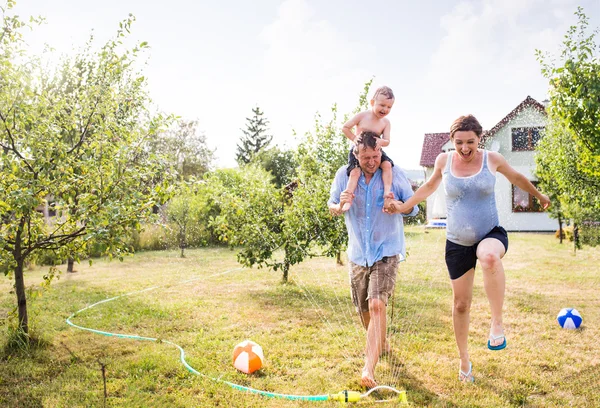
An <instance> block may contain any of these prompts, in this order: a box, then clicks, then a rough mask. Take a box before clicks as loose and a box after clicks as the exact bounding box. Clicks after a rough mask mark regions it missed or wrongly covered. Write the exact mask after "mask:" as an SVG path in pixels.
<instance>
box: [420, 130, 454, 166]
mask: <svg viewBox="0 0 600 408" xmlns="http://www.w3.org/2000/svg"><path fill="white" fill-rule="evenodd" d="M448 140H450V132H446V133H425V139H423V149H422V150H421V162H420V164H421V166H423V167H433V164H434V163H435V158H436V157H437V156H438V154H440V153H441V152H442V146H443V145H444V144H445V143H446V142H447V141H448Z"/></svg>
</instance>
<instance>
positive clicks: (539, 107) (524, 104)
mask: <svg viewBox="0 0 600 408" xmlns="http://www.w3.org/2000/svg"><path fill="white" fill-rule="evenodd" d="M530 106H531V107H532V108H534V109H536V110H537V111H539V112H541V113H543V114H544V115H546V114H547V113H546V107H545V106H544V105H542V104H541V103H539V102H538V101H536V100H535V99H533V98H532V97H531V96H529V95H527V98H525V100H524V101H523V102H521V103H520V104H519V106H517V107H516V108H514V109H513V110H512V111H511V112H510V113H509V114H508V115H506V116H505V117H504V119H502V120H501V121H500V122H498V123H496V126H494V127H493V128H491V129H490V130H488V131H487V132H483V135H482V137H481V143H480V144H482V145H483V144H484V143H485V142H486V140H487V139H489V138H491V137H494V135H495V134H496V133H497V132H498V131H499V130H500V129H502V128H503V127H504V126H505V125H506V124H507V123H508V122H510V121H511V120H513V119H514V118H515V117H516V116H517V115H518V114H519V113H521V112H522V111H523V110H524V109H525V108H527V107H530Z"/></svg>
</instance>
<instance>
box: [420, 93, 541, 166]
mask: <svg viewBox="0 0 600 408" xmlns="http://www.w3.org/2000/svg"><path fill="white" fill-rule="evenodd" d="M527 107H532V108H534V109H536V110H538V111H539V112H541V113H543V114H546V107H545V106H544V105H542V104H541V103H539V102H538V101H536V100H535V99H533V98H532V97H531V96H527V98H525V100H524V101H523V102H521V103H520V104H519V105H518V106H517V107H516V108H514V109H513V110H512V111H511V112H510V113H509V114H508V115H506V116H505V117H504V118H503V119H502V120H501V121H500V122H498V123H497V124H496V125H495V126H494V127H493V128H491V129H490V130H487V131H484V132H483V134H482V136H481V141H480V143H479V145H480V146H483V145H484V143H485V142H486V140H487V139H489V138H491V137H493V136H494V135H495V134H496V133H497V132H498V131H499V130H500V129H502V128H503V127H504V126H505V125H506V124H507V123H508V122H510V121H511V120H512V119H514V118H515V116H517V115H518V114H519V113H521V112H522V111H523V110H524V109H525V108H527ZM448 140H450V132H446V133H425V138H424V139H423V149H422V150H421V162H420V165H421V166H423V167H433V165H434V164H435V158H436V157H437V156H438V154H440V153H441V152H442V146H443V145H444V144H445V143H446V142H447V141H448Z"/></svg>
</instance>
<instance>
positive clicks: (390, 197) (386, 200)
mask: <svg viewBox="0 0 600 408" xmlns="http://www.w3.org/2000/svg"><path fill="white" fill-rule="evenodd" d="M393 201H394V193H392V192H391V191H390V192H389V193H385V194H384V195H383V210H384V212H389V213H393V212H394V210H395V206H394V204H392V202H393Z"/></svg>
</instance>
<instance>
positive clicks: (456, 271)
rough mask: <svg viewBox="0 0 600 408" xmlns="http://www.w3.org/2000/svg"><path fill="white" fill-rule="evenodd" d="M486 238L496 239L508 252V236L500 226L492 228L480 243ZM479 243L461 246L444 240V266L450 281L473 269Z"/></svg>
mask: <svg viewBox="0 0 600 408" xmlns="http://www.w3.org/2000/svg"><path fill="white" fill-rule="evenodd" d="M486 238H496V239H497V240H498V241H500V242H502V245H504V249H505V251H508V234H507V233H506V230H505V229H504V228H502V227H501V226H497V227H494V228H493V229H492V230H491V231H490V232H489V233H488V234H487V235H486V236H485V237H483V238H482V240H481V241H483V240H484V239H486ZM481 241H479V242H481ZM479 242H478V243H476V244H475V245H472V246H463V245H458V244H455V243H454V242H450V241H448V240H446V266H447V267H448V273H449V274H450V279H452V280H454V279H458V278H460V277H461V276H463V275H464V274H465V273H467V272H468V271H469V269H471V268H475V265H476V264H477V246H478V245H479Z"/></svg>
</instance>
